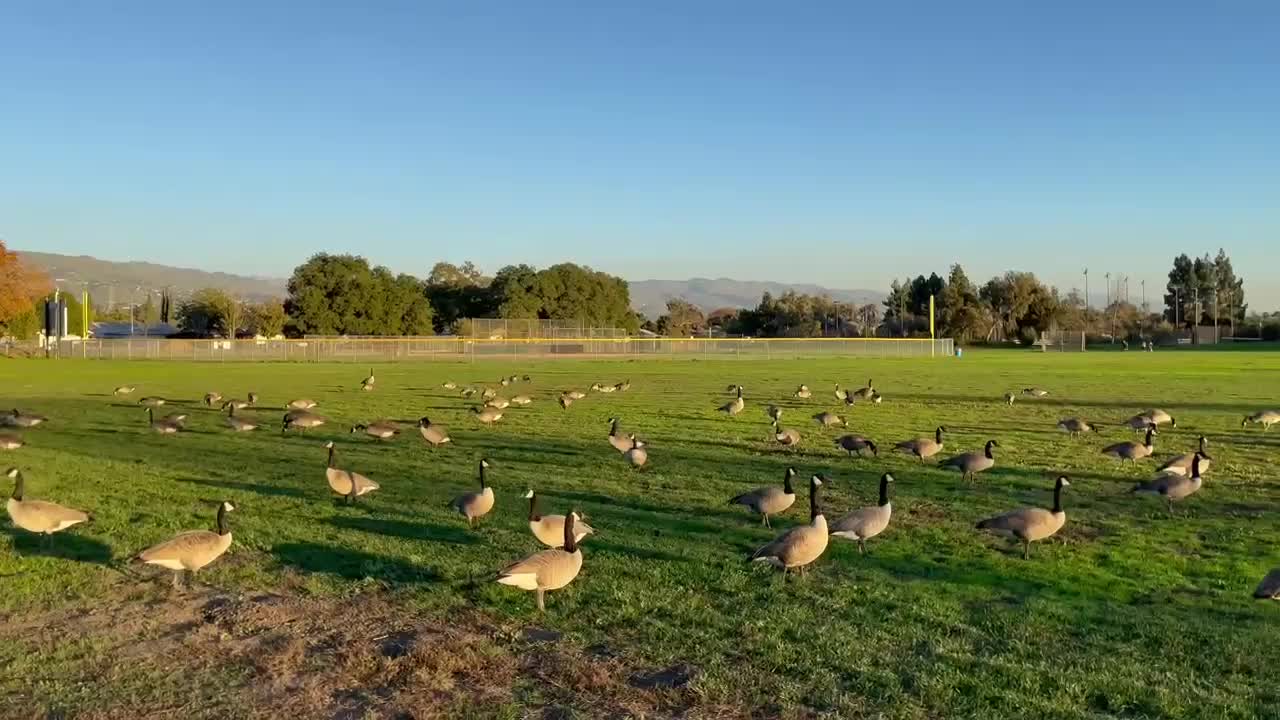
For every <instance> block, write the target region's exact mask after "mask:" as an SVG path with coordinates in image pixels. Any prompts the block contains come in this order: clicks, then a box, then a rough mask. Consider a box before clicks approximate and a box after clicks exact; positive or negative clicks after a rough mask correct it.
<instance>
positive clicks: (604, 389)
mask: <svg viewBox="0 0 1280 720" xmlns="http://www.w3.org/2000/svg"><path fill="white" fill-rule="evenodd" d="M591 389H593V390H595V391H596V392H601V393H605V394H606V395H607V394H609V393H611V392H616V391H617V390H618V386H617V385H601V384H600V383H596V384H595V385H592V386H591Z"/></svg>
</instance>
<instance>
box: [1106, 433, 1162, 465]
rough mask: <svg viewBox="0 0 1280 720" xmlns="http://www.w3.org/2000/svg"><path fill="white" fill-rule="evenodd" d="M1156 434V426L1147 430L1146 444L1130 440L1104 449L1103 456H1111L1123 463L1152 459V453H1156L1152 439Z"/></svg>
mask: <svg viewBox="0 0 1280 720" xmlns="http://www.w3.org/2000/svg"><path fill="white" fill-rule="evenodd" d="M1155 434H1156V429H1155V426H1152V427H1149V428H1147V439H1146V440H1145V441H1144V442H1137V441H1135V440H1128V441H1125V442H1120V443H1116V444H1115V445H1108V446H1106V447H1104V448H1102V454H1103V455H1110V456H1112V457H1114V458H1117V459H1119V460H1120V461H1121V462H1123V461H1125V460H1131V461H1133V462H1137V461H1138V460H1141V459H1142V458H1145V457H1151V453H1153V452H1155V449H1156V448H1155V445H1154V444H1152V442H1151V438H1152V436H1154V435H1155Z"/></svg>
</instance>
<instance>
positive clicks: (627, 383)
mask: <svg viewBox="0 0 1280 720" xmlns="http://www.w3.org/2000/svg"><path fill="white" fill-rule="evenodd" d="M613 389H614V390H617V391H618V392H626V391H628V390H630V389H631V378H627V379H626V380H623V381H622V382H620V383H618V384H617V385H614V386H613Z"/></svg>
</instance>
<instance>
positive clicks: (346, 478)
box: [324, 440, 381, 505]
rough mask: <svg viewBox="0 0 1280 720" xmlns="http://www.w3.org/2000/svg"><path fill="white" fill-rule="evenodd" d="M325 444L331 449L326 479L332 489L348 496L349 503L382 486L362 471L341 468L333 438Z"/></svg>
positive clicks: (345, 496)
mask: <svg viewBox="0 0 1280 720" xmlns="http://www.w3.org/2000/svg"><path fill="white" fill-rule="evenodd" d="M324 446H325V449H327V450H328V451H329V460H328V462H326V463H325V468H324V479H325V480H327V481H328V482H329V488H330V489H332V490H333V491H334V492H335V493H337V494H339V495H341V496H342V497H344V498H346V500H347V504H348V505H350V504H354V503H355V501H356V498H358V497H360V496H361V495H368V494H369V493H371V492H373V491H374V490H377V489H378V488H379V487H381V486H380V485H378V483H376V482H374V481H372V480H370V479H369V478H367V477H365V476H363V475H361V474H360V473H356V472H351V471H350V470H342V469H340V468H339V467H338V465H337V460H336V458H337V455H338V451H337V448H335V447H334V445H333V441H332V440H330V441H329V442H327V443H325V444H324Z"/></svg>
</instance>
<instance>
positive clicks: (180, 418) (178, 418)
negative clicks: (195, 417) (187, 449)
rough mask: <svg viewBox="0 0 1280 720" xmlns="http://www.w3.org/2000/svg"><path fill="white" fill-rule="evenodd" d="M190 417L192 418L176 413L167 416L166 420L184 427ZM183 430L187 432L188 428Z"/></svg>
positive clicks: (182, 413) (185, 414)
mask: <svg viewBox="0 0 1280 720" xmlns="http://www.w3.org/2000/svg"><path fill="white" fill-rule="evenodd" d="M189 417H191V416H190V415H188V414H187V413H184V412H174V413H169V414H168V415H165V416H164V419H165V420H168V421H169V422H175V423H178V424H179V425H183V424H185V423H186V422H187V418H189ZM183 429H184V430H185V429H186V428H183Z"/></svg>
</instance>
